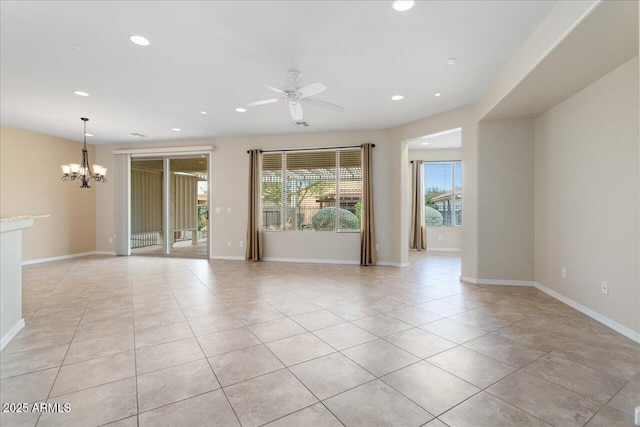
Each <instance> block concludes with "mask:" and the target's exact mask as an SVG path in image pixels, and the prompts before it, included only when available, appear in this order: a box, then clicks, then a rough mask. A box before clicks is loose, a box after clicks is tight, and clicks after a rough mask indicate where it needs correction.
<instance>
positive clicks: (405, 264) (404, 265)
mask: <svg viewBox="0 0 640 427" xmlns="http://www.w3.org/2000/svg"><path fill="white" fill-rule="evenodd" d="M376 265H381V266H386V265H390V266H391V267H398V268H407V267H409V263H408V262H390V261H378V262H377V263H376Z"/></svg>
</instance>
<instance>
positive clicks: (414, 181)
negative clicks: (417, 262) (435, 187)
mask: <svg viewBox="0 0 640 427" xmlns="http://www.w3.org/2000/svg"><path fill="white" fill-rule="evenodd" d="M423 164H424V162H423V161H422V160H414V161H413V168H412V169H411V234H410V235H409V249H416V250H418V251H424V250H426V249H427V227H426V226H425V223H424V174H423V169H424V168H423Z"/></svg>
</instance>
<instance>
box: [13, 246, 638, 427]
mask: <svg viewBox="0 0 640 427" xmlns="http://www.w3.org/2000/svg"><path fill="white" fill-rule="evenodd" d="M411 265H412V266H411V267H410V268H407V269H396V268H393V267H369V268H361V267H358V266H344V265H317V264H316V265H312V264H287V263H275V262H273V263H245V262H239V261H211V262H207V261H205V260H189V259H160V258H152V257H149V258H145V257H129V258H116V257H106V256H102V257H97V256H96V257H88V258H81V259H74V260H69V261H61V262H52V263H47V264H39V265H33V266H29V267H25V268H24V316H25V318H26V320H27V326H26V327H25V328H24V330H23V331H21V332H20V334H19V335H18V336H17V337H16V338H15V339H14V340H13V341H12V342H11V343H10V344H9V345H8V346H7V347H6V348H5V350H4V351H2V353H0V361H1V368H0V374H1V375H0V377H1V400H2V402H3V403H8V402H13V403H17V402H25V403H29V404H32V403H41V402H49V403H68V404H70V406H71V411H70V412H67V413H37V412H35V413H34V412H29V413H13V414H12V413H2V420H1V421H2V425H3V426H16V427H17V426H34V425H38V426H98V425H107V424H108V425H112V426H138V425H139V426H165V425H166V426H174V425H175V426H178V425H179V426H181V427H186V426H207V425H219V426H238V425H242V426H261V425H269V426H314V427H316V426H318V427H321V426H341V425H345V426H367V427H370V426H421V425H426V426H429V427H437V426H447V425H448V426H452V427H454V426H476V427H477V426H491V427H494V426H510V427H520V426H548V425H554V426H582V425H587V426H591V427H593V426H602V427H613V426H631V425H633V409H634V407H635V406H636V405H638V404H640V345H638V344H636V343H634V342H632V341H630V340H628V339H626V338H624V337H623V336H621V335H619V334H617V333H615V332H613V331H612V330H610V329H608V328H606V327H604V326H603V325H601V324H599V323H597V322H595V321H593V320H591V319H590V318H588V317H586V316H584V315H582V314H580V313H578V312H576V311H575V310H573V309H571V308H569V307H567V306H565V305H563V304H561V303H559V302H558V301H556V300H554V299H552V298H550V297H548V296H547V295H545V294H543V293H541V292H539V291H537V290H536V289H533V288H523V287H507V286H494V287H492V286H479V285H471V284H467V283H461V282H460V281H459V280H458V276H459V271H460V260H459V258H458V257H456V256H452V255H447V254H437V253H434V254H428V255H425V254H423V253H421V254H411ZM30 407H31V406H30Z"/></svg>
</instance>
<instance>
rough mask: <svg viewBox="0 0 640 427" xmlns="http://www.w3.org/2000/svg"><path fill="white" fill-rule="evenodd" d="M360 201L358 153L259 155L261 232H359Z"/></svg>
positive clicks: (354, 150)
mask: <svg viewBox="0 0 640 427" xmlns="http://www.w3.org/2000/svg"><path fill="white" fill-rule="evenodd" d="M361 199H362V155H361V151H360V150H359V149H344V150H318V151H288V152H271V153H264V154H263V157H262V227H263V230H287V231H290V230H298V231H307V230H310V231H359V230H360V206H361V204H360V200H361ZM336 207H337V209H336Z"/></svg>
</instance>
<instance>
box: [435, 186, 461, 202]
mask: <svg viewBox="0 0 640 427" xmlns="http://www.w3.org/2000/svg"><path fill="white" fill-rule="evenodd" d="M455 194H456V199H462V189H461V188H458V189H457V190H456V191H455ZM447 200H451V191H447V192H446V193H442V194H440V195H439V196H436V197H432V198H431V201H432V202H444V201H447Z"/></svg>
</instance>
